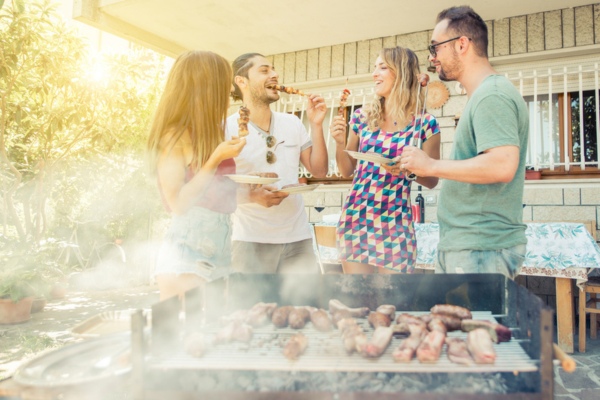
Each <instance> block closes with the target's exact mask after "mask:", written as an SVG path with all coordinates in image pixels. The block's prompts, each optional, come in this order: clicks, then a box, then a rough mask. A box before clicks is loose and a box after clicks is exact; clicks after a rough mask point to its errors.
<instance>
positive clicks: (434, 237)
mask: <svg viewBox="0 0 600 400" xmlns="http://www.w3.org/2000/svg"><path fill="white" fill-rule="evenodd" d="M317 225H325V226H332V225H335V224H333V223H331V222H326V223H322V224H317ZM415 232H416V235H417V265H416V268H421V269H428V270H433V269H434V268H435V260H436V254H437V244H438V241H439V225H438V224H437V223H424V224H415ZM525 234H526V236H527V254H526V259H525V262H524V264H523V267H522V268H521V271H520V272H519V275H527V276H546V277H553V278H555V284H556V319H557V342H558V345H559V347H560V348H561V349H562V350H563V351H565V352H567V353H573V352H574V345H573V335H574V332H575V307H574V301H573V297H574V293H575V287H576V284H577V285H581V284H583V283H584V282H586V281H587V279H588V278H587V277H588V273H589V272H590V271H591V270H592V269H594V268H595V269H599V268H600V248H599V247H598V244H597V243H596V241H595V239H594V238H593V237H592V236H591V234H590V232H589V231H588V229H587V228H586V225H585V224H583V223H565V222H556V223H528V224H527V230H526V232H525ZM317 254H319V255H320V256H321V259H322V261H323V262H325V263H336V262H339V261H338V259H337V250H336V249H335V248H325V247H323V246H320V247H319V251H318V253H317ZM599 271H600V270H599Z"/></svg>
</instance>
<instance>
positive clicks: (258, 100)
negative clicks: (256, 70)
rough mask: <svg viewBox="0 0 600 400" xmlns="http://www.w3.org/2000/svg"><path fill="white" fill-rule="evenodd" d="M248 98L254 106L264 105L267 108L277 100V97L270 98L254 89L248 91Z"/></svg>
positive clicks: (263, 92)
mask: <svg viewBox="0 0 600 400" xmlns="http://www.w3.org/2000/svg"><path fill="white" fill-rule="evenodd" d="M250 97H251V98H252V102H253V103H254V104H256V105H266V106H268V105H269V104H271V103H275V102H276V101H277V100H279V97H278V96H277V98H273V97H270V96H269V95H268V94H267V93H266V92H265V91H264V90H262V91H259V90H256V89H255V88H251V89H250Z"/></svg>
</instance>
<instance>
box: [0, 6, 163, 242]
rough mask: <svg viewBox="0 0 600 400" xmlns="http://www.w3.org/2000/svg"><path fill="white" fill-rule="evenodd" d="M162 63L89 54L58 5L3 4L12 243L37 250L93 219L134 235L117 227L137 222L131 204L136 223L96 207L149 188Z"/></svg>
mask: <svg viewBox="0 0 600 400" xmlns="http://www.w3.org/2000/svg"><path fill="white" fill-rule="evenodd" d="M164 64H165V60H164V58H163V57H162V56H159V55H158V54H156V53H154V52H152V51H150V50H144V49H141V48H134V49H129V51H127V52H121V53H115V54H108V55H91V54H90V52H89V50H88V46H87V44H86V42H85V40H84V39H83V38H82V37H81V36H80V35H79V34H78V33H77V32H76V31H75V30H74V28H73V27H71V26H69V25H68V24H67V23H65V21H63V20H62V19H61V17H60V16H59V15H58V14H57V12H56V5H55V4H53V3H52V1H50V0H34V1H27V2H24V1H22V0H13V1H12V2H8V3H7V4H4V7H2V9H1V10H0V189H1V191H0V196H1V199H2V209H0V216H1V221H2V224H3V230H2V236H3V237H4V239H5V241H7V240H11V239H15V240H17V241H19V242H20V243H22V244H26V245H29V246H31V245H35V244H36V243H40V241H41V240H43V239H44V238H45V237H46V236H47V235H48V234H49V232H52V233H56V232H57V231H58V230H60V226H61V224H62V225H64V223H65V221H74V220H78V219H80V218H84V217H85V214H86V213H88V214H89V213H92V214H94V217H95V218H96V219H99V218H102V217H103V218H105V220H104V221H103V222H102V224H101V228H103V229H113V230H114V235H120V234H122V233H123V232H124V231H126V230H127V229H126V228H124V227H123V226H118V227H115V223H116V222H115V221H114V220H111V218H113V219H116V220H118V221H120V222H119V223H117V225H119V224H120V225H123V221H127V220H128V219H130V218H133V217H132V215H134V216H135V215H136V209H135V207H132V206H133V204H132V203H129V204H128V205H129V208H130V210H129V211H128V214H127V212H125V211H123V210H122V209H120V211H117V212H116V213H115V212H114V211H110V212H109V211H108V210H107V214H101V213H98V209H97V208H96V210H91V211H90V209H89V208H90V207H93V206H96V207H98V200H99V199H101V200H102V199H103V200H104V203H105V204H106V203H107V202H108V200H109V199H114V198H113V197H112V196H113V194H114V193H116V192H118V191H119V190H122V189H124V188H127V187H135V186H136V185H137V186H140V187H144V183H145V176H144V174H143V162H142V159H143V157H142V151H143V145H144V143H145V138H146V136H147V130H148V124H149V120H150V116H151V114H152V111H153V109H154V105H155V101H156V99H157V97H158V95H159V91H160V89H161V86H162V82H163V80H164V76H165V68H164ZM86 171H87V172H89V173H90V174H89V175H85V174H84V172H86ZM111 185H112V186H111ZM108 187H112V193H113V194H111V190H110V189H108ZM94 189H95V190H94ZM141 189H142V193H143V190H144V189H147V188H145V187H144V188H141ZM101 190H103V192H100V191H101ZM90 193H95V194H96V196H98V197H96V198H90ZM131 196H132V194H131V193H128V194H127V195H126V197H127V198H129V199H130V198H131ZM141 203H144V202H141ZM117 208H118V207H117ZM146 210H147V209H146ZM123 212H125V214H123ZM139 212H143V210H142V208H140V209H139V210H138V213H139Z"/></svg>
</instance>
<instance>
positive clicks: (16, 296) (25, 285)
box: [0, 265, 35, 324]
mask: <svg viewBox="0 0 600 400" xmlns="http://www.w3.org/2000/svg"><path fill="white" fill-rule="evenodd" d="M32 278H33V274H32V272H31V271H30V270H28V269H27V268H22V267H19V268H12V266H11V265H8V266H7V265H5V267H4V269H3V270H2V272H0V324H17V323H20V322H25V321H28V320H29V319H30V318H31V305H32V303H33V298H34V292H35V290H34V288H33V286H32V285H31V281H32Z"/></svg>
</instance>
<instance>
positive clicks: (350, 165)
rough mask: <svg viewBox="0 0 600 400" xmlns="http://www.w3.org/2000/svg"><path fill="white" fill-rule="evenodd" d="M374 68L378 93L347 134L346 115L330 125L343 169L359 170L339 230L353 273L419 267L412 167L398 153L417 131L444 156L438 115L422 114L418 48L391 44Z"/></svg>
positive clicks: (428, 181)
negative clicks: (366, 156)
mask: <svg viewBox="0 0 600 400" xmlns="http://www.w3.org/2000/svg"><path fill="white" fill-rule="evenodd" d="M372 75H373V80H374V82H375V99H374V100H373V102H372V103H371V104H369V105H367V106H366V107H363V108H361V109H357V110H356V111H355V112H354V115H353V116H352V118H351V120H350V131H349V133H348V137H347V139H346V125H347V124H346V121H345V120H344V119H343V117H335V118H334V120H333V123H332V125H331V128H330V129H331V135H332V137H333V138H334V139H335V142H336V161H337V165H338V168H339V170H340V172H341V174H342V175H343V176H344V177H349V176H351V175H352V174H354V180H353V182H352V189H351V190H350V193H349V194H348V196H347V198H346V201H345V204H344V206H343V209H342V215H341V217H340V221H339V225H338V229H337V234H338V248H339V251H340V253H339V254H340V259H341V260H342V265H343V268H344V272H345V273H362V274H365V273H394V272H412V270H413V268H414V265H415V261H416V252H417V247H416V240H415V234H414V226H413V217H412V212H411V201H410V186H411V181H410V180H408V179H407V177H406V175H408V172H406V171H402V170H401V168H400V167H399V165H397V164H395V163H394V162H393V160H398V159H399V157H400V154H401V153H402V149H403V148H404V147H405V146H408V145H410V143H411V142H412V141H413V138H414V139H415V140H416V139H420V140H421V141H422V143H423V150H424V151H425V152H426V153H427V154H429V155H430V157H432V158H438V159H439V156H440V137H439V132H440V131H439V126H438V123H437V121H436V119H435V117H433V116H432V115H430V114H428V113H424V114H423V115H421V110H419V112H417V113H416V114H415V109H416V107H417V103H418V104H419V108H421V105H422V104H423V100H424V99H423V91H419V85H421V82H420V79H422V78H420V76H421V74H420V70H419V60H418V58H417V56H416V55H415V53H414V52H412V51H411V50H410V49H407V48H403V47H393V48H384V49H383V50H382V51H381V53H380V54H379V57H378V58H377V61H376V62H375V66H374V70H373V74H372ZM419 93H420V94H419ZM419 95H420V98H418V96H419ZM345 150H350V151H358V152H361V153H369V152H370V153H375V154H377V155H379V156H383V157H385V158H388V159H390V163H388V164H378V163H373V162H371V161H365V160H361V161H357V160H356V159H354V158H353V157H351V156H350V155H349V154H348V153H347V152H346V151H345ZM416 182H417V183H418V184H419V185H423V186H426V187H428V188H433V187H435V185H437V182H438V179H437V178H433V177H418V178H417V180H416Z"/></svg>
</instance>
